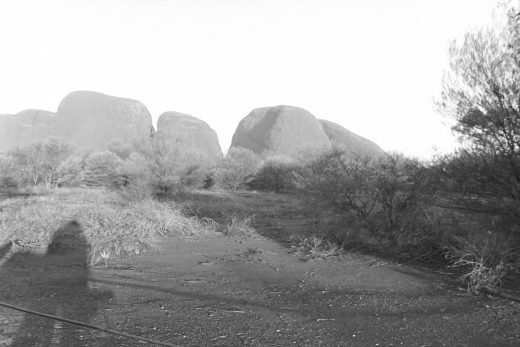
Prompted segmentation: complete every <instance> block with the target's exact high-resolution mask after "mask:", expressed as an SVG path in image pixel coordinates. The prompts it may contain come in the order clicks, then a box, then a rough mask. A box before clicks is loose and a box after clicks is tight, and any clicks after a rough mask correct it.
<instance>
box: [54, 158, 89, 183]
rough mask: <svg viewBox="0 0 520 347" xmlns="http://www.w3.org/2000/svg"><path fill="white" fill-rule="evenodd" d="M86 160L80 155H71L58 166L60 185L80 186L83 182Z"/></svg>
mask: <svg viewBox="0 0 520 347" xmlns="http://www.w3.org/2000/svg"><path fill="white" fill-rule="evenodd" d="M84 165H85V163H84V161H83V158H82V157H80V156H74V157H70V158H68V159H67V160H65V161H64V162H63V163H61V164H60V166H58V169H57V181H58V186H62V187H78V186H80V185H81V184H82V183H83V170H84Z"/></svg>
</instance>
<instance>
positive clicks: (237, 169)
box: [215, 147, 260, 191]
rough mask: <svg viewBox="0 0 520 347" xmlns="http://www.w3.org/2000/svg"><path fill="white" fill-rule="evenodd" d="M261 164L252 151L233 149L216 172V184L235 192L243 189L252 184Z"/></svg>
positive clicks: (239, 148) (240, 148)
mask: <svg viewBox="0 0 520 347" xmlns="http://www.w3.org/2000/svg"><path fill="white" fill-rule="evenodd" d="M259 164H260V159H259V158H258V156H257V155H256V154H254V153H253V152H252V151H250V150H248V149H246V148H242V147H233V148H230V149H229V152H228V153H227V155H226V157H225V158H224V160H222V163H221V164H220V166H219V167H218V169H217V170H216V175H215V178H216V182H217V183H218V185H219V186H220V187H222V188H225V189H229V190H231V191H235V190H238V189H243V188H245V187H246V185H247V184H248V183H249V182H251V180H252V179H253V178H254V175H255V173H256V171H257V168H258V166H259Z"/></svg>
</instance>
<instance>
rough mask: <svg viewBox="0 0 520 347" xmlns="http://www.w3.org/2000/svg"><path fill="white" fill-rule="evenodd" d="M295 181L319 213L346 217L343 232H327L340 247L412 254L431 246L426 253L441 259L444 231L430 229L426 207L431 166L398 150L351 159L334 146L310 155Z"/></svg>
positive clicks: (418, 253)
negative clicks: (353, 229) (374, 156)
mask: <svg viewBox="0 0 520 347" xmlns="http://www.w3.org/2000/svg"><path fill="white" fill-rule="evenodd" d="M296 182H297V184H298V189H299V191H300V193H301V194H302V195H303V197H304V200H305V201H307V202H308V203H309V204H310V205H311V209H312V210H314V211H318V212H316V213H317V214H318V213H320V212H321V215H318V216H322V215H324V214H325V215H326V213H330V211H336V212H337V213H340V214H342V215H343V216H344V222H345V224H346V225H347V226H346V227H345V228H344V229H343V232H342V233H341V232H334V233H333V235H328V236H329V237H332V236H333V238H334V239H335V240H336V242H338V243H340V244H342V245H343V246H345V247H356V248H358V249H359V248H363V249H369V250H371V251H374V250H377V251H379V252H385V253H389V252H391V251H394V252H395V254H398V253H397V252H399V253H400V254H407V255H408V256H409V257H411V258H416V257H420V256H422V255H423V254H425V253H424V252H425V250H428V249H433V250H435V252H433V253H432V252H430V251H428V252H427V253H426V254H428V255H430V256H432V257H433V256H435V257H439V258H442V256H443V252H442V243H441V240H442V238H443V234H442V233H439V232H437V231H436V230H434V229H433V227H432V225H433V224H432V220H431V215H429V209H428V208H427V206H428V205H427V204H428V197H429V196H431V195H432V194H431V191H430V189H431V184H430V177H429V171H427V170H426V169H425V168H424V166H423V165H422V164H421V163H419V162H418V161H416V160H413V159H409V158H405V157H404V156H401V155H397V154H393V155H387V156H385V157H382V158H375V159H373V158H367V157H358V158H355V159H349V158H348V157H346V156H345V155H344V153H343V152H342V151H341V150H338V149H334V150H331V151H327V152H322V153H321V154H317V155H313V156H311V157H310V158H308V161H307V163H305V164H304V165H303V167H302V168H301V170H299V171H298V172H297V175H296ZM320 218H321V217H320ZM348 226H351V227H348ZM352 228H356V229H361V230H362V231H360V232H355V233H353V232H352V231H351V229H352ZM324 233H325V231H322V233H321V235H320V237H325V236H327V235H325V234H324ZM434 253H435V254H434Z"/></svg>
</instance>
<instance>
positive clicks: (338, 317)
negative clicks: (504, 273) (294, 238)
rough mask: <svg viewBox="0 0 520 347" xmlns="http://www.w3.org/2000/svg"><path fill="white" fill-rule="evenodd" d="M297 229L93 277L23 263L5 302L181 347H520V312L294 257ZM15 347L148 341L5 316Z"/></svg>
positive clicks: (408, 270)
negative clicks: (291, 240)
mask: <svg viewBox="0 0 520 347" xmlns="http://www.w3.org/2000/svg"><path fill="white" fill-rule="evenodd" d="M299 221H300V220H299V219H298V218H295V217H280V216H278V217H276V223H274V222H273V221H272V220H271V221H269V223H266V224H265V225H263V226H262V225H259V226H258V228H257V229H258V230H257V233H255V235H253V236H252V237H248V238H230V237H226V236H223V235H220V234H218V233H217V234H215V235H205V236H195V237H192V238H189V239H177V238H168V239H165V240H164V242H163V244H162V247H161V251H160V252H159V253H145V254H141V255H138V256H133V257H131V258H127V259H125V260H122V261H121V260H118V261H113V262H109V264H108V266H107V267H104V268H95V269H90V270H88V271H89V272H88V273H85V269H84V268H82V267H81V266H79V265H78V264H75V263H74V262H70V259H68V258H67V257H66V256H61V257H59V256H56V257H45V256H43V255H42V254H41V252H40V254H35V253H31V254H25V255H19V256H18V257H17V258H11V259H9V260H8V261H4V263H3V265H2V268H1V270H0V272H1V276H2V280H1V282H0V293H1V295H0V297H1V301H4V302H9V303H12V304H15V305H20V306H24V307H29V308H32V309H35V310H38V311H43V312H48V313H51V314H59V315H62V316H67V317H69V318H73V319H79V320H87V321H88V322H89V323H91V324H96V325H101V326H106V327H110V328H113V329H117V330H120V331H124V332H127V333H131V334H135V335H139V336H143V337H147V338H153V339H156V340H160V341H165V342H169V343H173V344H178V345H182V346H319V345H323V346H391V345H394V346H396V345H406V346H518V345H520V304H518V303H514V302H510V301H506V300H503V299H496V298H492V297H486V296H479V297H476V296H470V295H468V294H467V293H465V292H464V291H461V290H458V289H457V288H456V287H453V286H451V285H449V283H451V278H450V277H448V275H444V274H442V273H436V272H434V271H428V270H425V269H418V268H414V267H410V266H404V265H398V264H392V263H388V262H385V261H382V260H380V259H377V258H375V257H370V256H366V255H356V254H345V255H342V256H336V257H327V258H319V257H318V258H313V257H309V256H303V255H298V254H295V253H294V252H293V250H292V249H291V248H289V247H288V244H287V243H286V242H284V241H286V240H287V239H288V238H289V236H290V234H293V233H295V232H297V231H298V227H297V225H299V224H298V223H299ZM85 278H86V281H84V279H85ZM9 345H12V346H29V345H41V346H47V345H51V346H53V345H56V346H59V345H61V346H142V345H145V344H144V343H143V342H138V341H134V340H130V339H127V338H123V337H116V336H112V335H110V334H107V333H103V332H99V331H95V330H90V329H87V328H82V327H78V326H74V325H69V324H67V323H58V322H54V321H50V320H48V319H44V318H33V317H30V316H27V315H24V314H22V313H19V312H16V311H12V310H10V309H6V308H0V346H9Z"/></svg>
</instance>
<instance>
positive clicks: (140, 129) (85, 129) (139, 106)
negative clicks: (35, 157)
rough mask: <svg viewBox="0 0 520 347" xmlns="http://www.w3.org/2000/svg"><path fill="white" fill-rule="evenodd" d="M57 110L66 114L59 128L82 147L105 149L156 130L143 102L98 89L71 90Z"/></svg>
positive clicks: (59, 113)
mask: <svg viewBox="0 0 520 347" xmlns="http://www.w3.org/2000/svg"><path fill="white" fill-rule="evenodd" d="M57 113H58V115H60V116H62V117H63V118H64V120H63V122H60V125H59V128H60V129H59V132H60V133H61V134H64V135H65V136H68V139H69V140H70V142H72V143H74V144H75V145H77V146H78V147H80V148H87V149H105V148H107V146H108V144H109V143H111V142H123V143H129V142H131V141H133V140H134V139H140V138H144V137H149V136H150V134H151V132H152V131H153V126H152V117H151V115H150V112H148V109H147V108H146V106H145V105H144V104H143V103H141V102H140V101H137V100H132V99H125V98H119V97H115V96H109V95H105V94H101V93H97V92H89V91H77V92H73V93H70V94H69V95H67V96H66V97H65V98H64V99H63V100H62V102H61V103H60V105H59V107H58V112H57Z"/></svg>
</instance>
